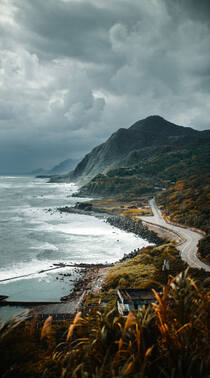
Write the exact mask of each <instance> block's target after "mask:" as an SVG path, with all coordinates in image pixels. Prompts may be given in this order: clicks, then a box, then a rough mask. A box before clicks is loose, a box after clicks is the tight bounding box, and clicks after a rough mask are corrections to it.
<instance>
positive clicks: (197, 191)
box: [157, 174, 210, 263]
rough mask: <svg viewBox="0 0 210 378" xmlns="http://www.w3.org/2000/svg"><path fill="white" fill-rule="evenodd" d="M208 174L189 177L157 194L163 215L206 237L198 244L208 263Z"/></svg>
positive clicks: (209, 185)
mask: <svg viewBox="0 0 210 378" xmlns="http://www.w3.org/2000/svg"><path fill="white" fill-rule="evenodd" d="M209 188H210V174H203V175H196V176H191V177H189V178H187V179H182V180H179V181H177V182H176V184H175V185H173V186H172V187H170V188H169V189H167V190H166V191H163V192H161V193H159V194H158V196H157V200H158V203H159V205H160V206H162V207H163V209H164V211H165V214H166V215H167V216H169V217H170V219H171V220H172V221H174V222H177V223H180V224H184V225H186V226H191V227H196V228H199V229H201V230H203V231H205V232H206V234H207V237H206V238H205V239H204V240H202V241H201V242H200V244H199V252H200V254H201V256H202V257H203V258H205V259H206V261H207V262H209V263H210V236H209V234H210V223H209V219H210V192H209Z"/></svg>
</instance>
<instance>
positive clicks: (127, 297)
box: [118, 288, 161, 303]
mask: <svg viewBox="0 0 210 378" xmlns="http://www.w3.org/2000/svg"><path fill="white" fill-rule="evenodd" d="M158 294H161V293H158ZM118 295H119V296H120V297H122V298H123V301H124V302H127V303H128V302H133V301H144V300H155V295H154V293H153V291H152V290H151V289H130V288H129V289H119V290H118Z"/></svg>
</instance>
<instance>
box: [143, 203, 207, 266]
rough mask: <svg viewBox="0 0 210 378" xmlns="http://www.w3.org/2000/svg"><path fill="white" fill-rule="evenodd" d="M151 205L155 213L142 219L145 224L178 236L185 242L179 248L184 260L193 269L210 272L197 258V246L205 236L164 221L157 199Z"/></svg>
mask: <svg viewBox="0 0 210 378" xmlns="http://www.w3.org/2000/svg"><path fill="white" fill-rule="evenodd" d="M149 203H150V206H151V209H152V212H153V216H150V217H147V216H144V217H141V219H142V220H143V221H145V222H149V223H153V224H154V225H157V226H162V227H164V228H167V229H168V230H169V231H172V232H175V233H176V234H178V235H179V236H180V237H181V239H182V240H183V242H182V243H181V244H180V245H179V246H177V249H179V251H180V253H181V257H182V259H183V260H184V261H186V262H187V263H188V265H190V266H191V267H193V268H199V269H201V268H203V269H204V270H205V271H207V272H210V266H209V265H207V264H205V263H204V262H202V261H201V260H199V258H198V257H197V249H198V248H197V245H198V242H199V240H200V239H202V237H203V235H202V234H200V233H199V232H195V231H192V230H190V229H188V228H182V227H179V226H175V225H173V224H171V223H167V222H166V221H165V220H164V218H163V216H162V214H161V212H160V210H159V209H158V207H157V204H156V202H155V199H154V198H153V199H152V200H151V201H150V202H149Z"/></svg>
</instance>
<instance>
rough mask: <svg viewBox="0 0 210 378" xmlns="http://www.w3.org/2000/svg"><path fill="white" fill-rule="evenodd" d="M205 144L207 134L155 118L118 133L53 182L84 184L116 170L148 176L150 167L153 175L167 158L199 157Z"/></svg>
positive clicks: (174, 160)
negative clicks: (132, 169) (131, 169)
mask: <svg viewBox="0 0 210 378" xmlns="http://www.w3.org/2000/svg"><path fill="white" fill-rule="evenodd" d="M209 140H210V131H208V130H207V131H197V130H193V129H192V128H189V127H182V126H178V125H175V124H173V123H170V122H168V121H166V120H165V119H164V118H162V117H159V116H150V117H148V118H146V119H143V120H141V121H138V122H136V123H135V124H134V125H132V126H131V127H130V128H128V129H119V130H118V131H117V132H115V133H114V134H112V135H111V137H110V138H109V139H108V140H107V141H106V142H105V143H103V144H101V145H99V146H97V147H95V148H94V149H93V150H92V151H91V152H90V153H88V154H87V155H86V156H85V157H84V159H83V160H82V161H81V162H80V163H79V164H78V165H77V166H76V168H75V169H74V171H73V172H71V173H69V174H67V175H65V176H61V177H59V178H56V181H77V182H80V183H88V182H89V181H90V180H92V179H93V178H95V177H96V176H97V175H99V174H103V175H107V174H108V175H109V176H113V175H114V173H112V172H115V170H116V169H118V168H127V167H132V168H135V166H136V168H135V169H137V171H135V172H133V173H135V174H138V175H139V174H141V175H142V174H143V173H144V174H146V173H148V172H147V170H149V173H150V166H151V167H152V169H153V170H154V171H155V170H156V169H159V168H160V166H159V165H160V164H161V168H162V165H163V166H164V170H165V169H167V165H168V158H169V159H170V161H171V163H172V164H174V163H176V161H177V162H178V161H179V160H180V157H181V160H182V159H184V160H185V159H188V160H189V159H191V158H192V153H193V151H195V152H196V154H197V155H199V151H201V152H202V151H203V148H204V149H205V150H206V148H207V146H206V144H207V141H209ZM154 159H156V160H154ZM164 160H166V161H164ZM204 160H205V159H204ZM147 162H148V164H147ZM141 169H143V172H142V171H141ZM110 172H111V173H110ZM126 172H127V171H126ZM123 175H124V174H123ZM129 175H131V172H130V173H129ZM132 175H133V174H132ZM100 179H101V178H100Z"/></svg>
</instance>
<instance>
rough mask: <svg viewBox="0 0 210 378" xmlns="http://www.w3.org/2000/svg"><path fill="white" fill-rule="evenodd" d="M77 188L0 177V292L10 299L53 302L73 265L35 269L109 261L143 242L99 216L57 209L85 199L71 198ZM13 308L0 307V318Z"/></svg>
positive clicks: (70, 281) (65, 287) (68, 286)
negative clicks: (62, 264)
mask: <svg viewBox="0 0 210 378" xmlns="http://www.w3.org/2000/svg"><path fill="white" fill-rule="evenodd" d="M77 190H78V188H77V186H76V185H75V184H73V183H69V184H65V183H59V184H56V183H47V180H45V179H36V178H34V177H3V176H2V177H0V295H8V296H9V300H15V301H59V300H60V298H61V297H62V296H64V295H67V294H69V293H70V292H71V290H72V289H73V287H74V283H75V280H77V279H78V278H79V271H78V269H75V268H67V267H66V268H60V269H56V270H52V271H49V272H42V273H40V272H41V271H43V270H46V269H51V268H53V267H55V265H54V264H59V263H66V264H68V263H80V262H85V263H105V262H115V261H117V260H118V259H120V258H121V257H123V255H124V253H129V252H130V251H132V250H134V249H136V248H142V247H144V246H146V245H148V242H147V241H145V240H143V239H141V238H139V237H137V236H135V235H134V234H131V233H127V232H125V231H122V230H119V229H117V228H115V227H112V226H111V225H109V224H108V223H106V222H105V219H99V218H96V217H94V216H89V215H81V214H69V213H62V214H61V213H60V212H59V211H57V208H58V207H61V206H66V205H67V206H74V205H75V203H76V202H78V201H86V200H87V198H76V197H72V194H73V193H75V192H76V191H77ZM66 272H68V273H71V276H68V277H66V276H64V273H66ZM19 310H20V309H18V308H10V311H9V310H8V307H7V308H5V307H0V321H2V320H5V318H8V312H9V314H10V315H11V314H13V313H17V312H18V311H19ZM21 310H22V309H21Z"/></svg>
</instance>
